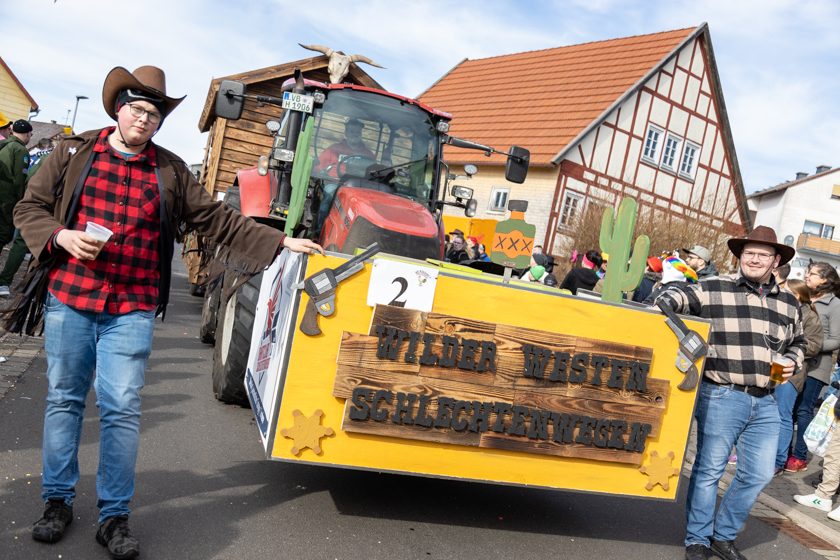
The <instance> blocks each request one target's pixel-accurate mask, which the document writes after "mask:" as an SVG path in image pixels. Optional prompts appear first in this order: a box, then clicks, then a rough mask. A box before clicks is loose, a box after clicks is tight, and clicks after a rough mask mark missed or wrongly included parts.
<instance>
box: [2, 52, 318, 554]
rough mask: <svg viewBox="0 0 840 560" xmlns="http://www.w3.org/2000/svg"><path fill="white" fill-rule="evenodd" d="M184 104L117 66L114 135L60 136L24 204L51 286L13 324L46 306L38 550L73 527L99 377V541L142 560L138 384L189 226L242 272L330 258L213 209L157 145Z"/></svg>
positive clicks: (20, 210)
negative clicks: (295, 255) (101, 233)
mask: <svg viewBox="0 0 840 560" xmlns="http://www.w3.org/2000/svg"><path fill="white" fill-rule="evenodd" d="M183 99H184V98H183V97H179V98H176V97H170V96H169V95H167V91H166V79H165V76H164V73H163V71H162V70H160V69H159V68H156V67H154V66H142V67H140V68H138V69H136V70H135V71H134V72H129V71H128V70H126V69H125V68H122V67H117V68H114V69H113V70H111V72H110V73H109V74H108V76H107V77H106V78H105V83H104V85H103V88H102V102H103V105H104V107H105V112H106V113H107V114H108V116H110V117H111V118H112V119H113V120H114V121H116V124H115V126H109V127H106V128H103V129H100V130H91V131H89V132H84V133H82V134H79V135H76V136H71V137H68V138H66V139H64V140H62V141H61V142H60V143H59V144H58V146H57V147H56V148H55V150H54V151H53V153H52V154H51V155H50V157H49V158H47V159H46V161H45V162H44V165H43V167H42V168H41V170H40V171H39V173H38V174H37V175H35V176H33V177H32V181H31V182H30V183H29V185H28V189H27V192H26V196H25V197H24V198H23V200H21V202H20V203H19V204H18V206H17V207H16V209H15V223H16V225H17V226H18V227H19V228H20V230H21V232H22V233H23V237H24V238H25V239H26V243H27V245H28V246H29V248H30V250H31V251H32V255H33V261H34V262H33V265H32V266H31V271H32V272H31V274H30V282H34V281H35V278H37V277H38V276H36V275H35V274H36V273H37V272H38V271H41V272H42V273H41V275H40V278H45V282H47V289H48V292H47V293H46V302H45V303H44V302H42V301H38V300H37V298H36V301H34V302H33V301H29V304H28V305H21V306H20V307H19V311H20V310H22V311H23V315H24V317H23V318H21V317H20V316H19V315H18V316H17V321H18V322H17V326H16V328H17V329H20V328H21V325H20V323H21V322H26V321H29V322H27V323H26V324H27V329H29V328H32V329H34V326H32V325H34V324H37V319H38V317H37V315H38V311H39V310H40V309H41V305H42V304H43V306H44V308H45V314H44V335H45V348H46V353H47V379H48V382H49V388H48V392H47V406H46V413H45V418H44V441H43V462H44V464H43V473H42V477H41V480H42V497H43V499H44V501H45V502H46V509H45V511H44V516H43V517H42V518H41V519H40V520H38V521H37V522H36V523H35V525H34V526H33V528H32V537H33V538H34V539H35V540H38V541H42V542H47V543H54V542H56V541H58V540H59V539H61V537H62V536H63V534H64V531H65V529H66V528H67V526H68V525H69V524H70V523H71V521H72V520H73V509H72V506H73V500H74V498H75V486H76V483H77V482H78V480H79V464H78V459H77V453H78V449H79V441H80V435H81V429H82V419H83V416H84V408H85V397H86V395H87V393H88V391H89V389H90V386H91V383H92V382H93V383H94V384H95V388H96V394H97V406H98V408H99V418H100V444H99V445H100V462H99V470H98V474H97V478H96V491H97V497H98V500H97V506H98V507H99V510H100V514H99V528H98V530H97V533H96V540H97V541H98V542H99V543H100V544H102V545H103V546H106V547H107V548H108V550H109V552H110V553H111V555H112V556H113V557H114V558H120V559H125V558H135V557H136V556H137V555H138V554H139V551H140V548H139V544H138V541H137V539H136V538H134V537H133V536H132V535H131V533H130V531H129V528H128V516H129V513H130V510H129V507H128V506H129V502H130V501H131V498H132V496H133V494H134V469H135V462H136V458H137V449H138V442H139V433H140V429H139V428H140V389H141V388H142V387H143V383H144V375H145V369H146V362H147V360H148V357H149V354H150V352H151V348H152V331H153V329H154V318H155V316H156V315H158V314H159V315H161V316H163V315H164V314H165V309H166V304H167V302H168V299H169V285H170V279H171V261H172V256H173V250H174V241H175V238H176V237H179V236H180V235H181V234H182V233H183V232H184V231H185V230H186V229H194V230H196V231H197V232H198V233H200V234H202V235H205V236H207V237H210V238H211V239H214V240H215V241H216V242H217V243H219V244H221V245H222V246H225V247H227V249H228V250H229V251H230V262H231V263H234V262H235V264H236V269H237V270H238V271H239V272H243V273H245V274H246V275H247V274H256V273H258V272H259V271H261V270H263V268H264V267H266V266H267V265H269V264H270V263H271V262H272V261H273V260H274V258H275V256H276V255H277V254H278V252H279V251H280V250H282V248H283V247H286V248H289V249H290V250H293V251H298V252H308V253H312V252H315V251H318V252H321V253H323V250H322V249H321V247H320V246H318V245H317V244H315V243H313V242H312V241H310V240H307V239H295V238H291V237H286V236H285V235H283V234H282V233H281V232H280V231H278V230H275V229H273V228H270V227H267V226H262V225H259V224H257V223H256V222H254V221H253V220H250V219H248V218H244V217H242V216H241V215H240V214H239V213H237V212H234V211H232V210H231V209H230V208H228V207H226V206H223V205H222V204H221V203H220V202H217V201H214V200H213V199H212V198H211V197H210V195H208V194H207V192H206V191H205V190H204V189H203V188H202V187H201V186H200V185H199V184H198V183H197V182H196V180H195V178H194V177H193V175H192V174H191V173H190V172H189V169H188V167H187V165H186V164H185V163H184V161H183V160H181V159H180V158H178V157H177V156H176V155H175V154H173V153H172V152H170V151H168V150H166V149H164V148H162V147H160V146H158V145H156V144H155V143H154V142H153V141H152V137H153V136H154V135H155V133H156V132H157V131H158V130H159V129H160V127H161V124H162V122H163V121H164V120H165V119H166V118H167V117H168V115H169V114H170V113H171V112H172V110H173V109H175V107H177V106H178V104H179V103H181V101H183ZM91 223H95V224H99V225H100V226H104V227H105V228H107V229H109V230H111V232H112V235H111V237H110V238H109V240H108V241H101V240H98V239H97V238H95V237H93V236H91V235H89V234H87V233H86V232H85V229H86V225H88V224H91ZM44 270H46V271H47V272H46V275H44V273H43V271H44ZM39 286H40V284H39ZM30 313H31V314H30ZM28 314H29V315H28ZM7 324H9V323H7ZM11 326H12V328H15V324H13V323H12V324H11ZM94 369H95V371H96V375H95V377H94Z"/></svg>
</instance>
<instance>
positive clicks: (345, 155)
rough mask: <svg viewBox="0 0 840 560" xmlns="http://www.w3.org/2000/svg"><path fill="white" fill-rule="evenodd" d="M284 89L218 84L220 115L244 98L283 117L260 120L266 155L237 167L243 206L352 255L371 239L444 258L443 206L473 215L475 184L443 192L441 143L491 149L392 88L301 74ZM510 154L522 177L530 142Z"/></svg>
mask: <svg viewBox="0 0 840 560" xmlns="http://www.w3.org/2000/svg"><path fill="white" fill-rule="evenodd" d="M281 91H282V95H283V96H282V98H275V97H269V96H262V95H254V96H251V95H248V96H246V95H245V91H244V85H243V84H241V83H238V82H230V81H223V82H222V83H221V85H220V89H219V94H218V96H217V99H216V113H217V115H219V116H222V117H225V118H231V119H236V118H239V116H240V115H241V112H242V104H243V101H244V99H245V98H246V97H247V98H254V99H255V100H256V101H257V102H258V103H271V104H275V105H280V106H281V107H283V108H284V109H286V111H284V112H283V115H282V118H281V120H280V122H276V121H271V122H269V123H267V125H268V127H269V130H270V131H271V132H272V133H273V134H274V141H273V145H272V149H271V150H270V151H269V155H268V156H263V157H261V158H260V163H259V165H258V166H257V169H256V171H254V170H253V169H252V170H243V171H240V172H239V173H238V176H237V181H238V185H239V187H240V189H241V190H240V196H241V197H242V202H241V204H242V208H243V209H244V208H246V207H249V208H253V207H254V206H253V205H252V206H248V203H247V201H246V198H252V199H253V200H258V201H259V203H258V204H257V207H258V208H257V210H256V211H252V212H251V213H250V214H249V215H254V217H256V218H264V219H268V220H272V219H274V220H277V221H278V222H280V223H281V225H282V227H283V229H284V230H285V231H286V233H287V234H294V235H305V236H307V237H310V238H312V239H316V240H318V241H319V242H320V243H321V244H322V245H323V246H324V247H325V248H327V249H329V250H334V251H339V252H344V253H352V252H353V251H354V250H355V249H357V248H359V247H366V246H368V245H369V244H370V243H372V242H373V241H377V242H378V243H379V245H380V247H381V248H382V250H383V251H384V252H388V253H393V254H397V255H402V256H407V257H412V258H418V259H426V258H438V259H440V258H443V251H444V232H443V223H442V210H443V206H445V205H449V206H456V207H460V208H463V209H464V210H465V213H466V214H467V215H469V216H472V215H474V213H475V201H474V200H473V199H472V189H469V188H465V187H454V188H453V197H454V200H450V201H447V200H446V194H447V193H446V189H447V186H448V179H449V178H450V176H451V175H450V174H449V173H448V170H447V168H446V166H445V164H444V162H443V158H442V151H443V146H444V145H446V144H452V145H455V146H459V147H466V148H472V149H478V150H481V151H483V152H484V153H485V154H486V155H490V153H491V152H496V150H495V149H493V148H491V147H488V146H482V145H480V144H474V143H472V142H469V141H466V140H461V139H458V138H454V137H450V136H448V135H447V132H448V130H449V121H450V119H451V118H452V116H451V115H450V114H448V113H445V112H443V111H438V110H436V109H433V108H431V107H428V106H426V105H424V104H422V103H420V102H418V101H416V100H414V99H410V98H407V97H403V96H400V95H397V94H393V93H389V92H386V91H382V90H377V89H372V88H368V87H364V86H358V85H352V84H326V83H323V82H318V81H314V80H307V79H304V78H303V77H302V75H300V73H297V74H296V76H295V78H292V79H289V80H287V81H286V82H285V83H284V84H283V86H282V88H281ZM508 156H509V163H508V167H509V168H510V169H511V170H512V171H513V175H511V176H512V177H513V176H514V175H515V176H516V177H515V178H512V179H511V180H514V181H516V182H522V180H524V176H525V175H524V173H525V172H526V171H527V165H528V154H527V150H523V149H522V148H517V147H513V148H511V153H510V154H508ZM248 183H251V186H249V185H248ZM255 183H259V185H260V187H259V188H255V187H253V184H255ZM456 189H457V193H456V192H455V190H456ZM251 193H254V194H251ZM259 208H262V209H264V210H262V211H261V210H259Z"/></svg>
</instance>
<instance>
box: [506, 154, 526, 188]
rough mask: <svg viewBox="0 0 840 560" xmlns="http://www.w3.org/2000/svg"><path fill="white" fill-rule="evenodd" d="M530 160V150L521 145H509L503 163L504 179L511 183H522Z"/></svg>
mask: <svg viewBox="0 0 840 560" xmlns="http://www.w3.org/2000/svg"><path fill="white" fill-rule="evenodd" d="M530 161H531V152H529V151H528V150H527V149H525V148H523V147H521V146H511V147H510V150H509V151H508V158H507V164H506V165H505V179H507V180H508V181H510V182H511V183H518V184H522V183H524V182H525V177H526V176H527V175H528V164H529V163H530Z"/></svg>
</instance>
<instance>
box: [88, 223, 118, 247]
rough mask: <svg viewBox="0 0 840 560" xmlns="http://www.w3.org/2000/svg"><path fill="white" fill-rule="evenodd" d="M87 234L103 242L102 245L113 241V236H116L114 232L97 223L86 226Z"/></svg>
mask: <svg viewBox="0 0 840 560" xmlns="http://www.w3.org/2000/svg"><path fill="white" fill-rule="evenodd" d="M85 233H87V234H88V235H90V236H91V237H93V238H94V239H96V240H97V241H99V242H101V243H102V244H104V243H105V242H106V241H108V240H109V239H111V236H112V235H114V232H113V231H111V230H110V229H108V228H106V227H105V226H100V225H99V224H97V223H96V222H88V223H87V225H86V226H85Z"/></svg>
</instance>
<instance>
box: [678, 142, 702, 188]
mask: <svg viewBox="0 0 840 560" xmlns="http://www.w3.org/2000/svg"><path fill="white" fill-rule="evenodd" d="M699 156H700V146H698V145H697V144H694V143H692V142H686V143H685V149H683V156H682V160H681V162H680V175H685V176H686V177H688V178H689V179H693V178H694V172H695V171H697V158H698V157H699Z"/></svg>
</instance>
